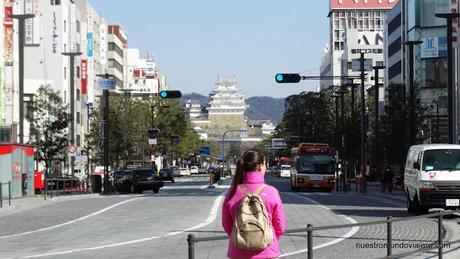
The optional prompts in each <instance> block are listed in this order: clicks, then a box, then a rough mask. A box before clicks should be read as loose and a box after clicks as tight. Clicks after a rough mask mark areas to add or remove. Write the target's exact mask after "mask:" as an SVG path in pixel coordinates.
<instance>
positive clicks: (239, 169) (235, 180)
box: [225, 159, 245, 201]
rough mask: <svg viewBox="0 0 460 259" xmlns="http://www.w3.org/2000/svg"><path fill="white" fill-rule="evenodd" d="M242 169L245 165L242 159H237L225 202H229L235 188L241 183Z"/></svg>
mask: <svg viewBox="0 0 460 259" xmlns="http://www.w3.org/2000/svg"><path fill="white" fill-rule="evenodd" d="M244 168H245V163H244V161H243V159H238V161H237V162H236V171H235V175H234V176H233V181H232V185H231V186H230V189H229V190H228V192H227V196H226V197H225V201H228V200H230V199H231V198H232V197H233V195H235V192H236V188H237V187H238V185H240V184H242V183H243V174H244Z"/></svg>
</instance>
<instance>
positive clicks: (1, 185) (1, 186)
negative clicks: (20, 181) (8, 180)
mask: <svg viewBox="0 0 460 259" xmlns="http://www.w3.org/2000/svg"><path fill="white" fill-rule="evenodd" d="M2 189H3V184H2V182H0V208H3V194H2Z"/></svg>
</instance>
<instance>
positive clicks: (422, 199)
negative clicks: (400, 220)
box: [404, 144, 460, 214]
mask: <svg viewBox="0 0 460 259" xmlns="http://www.w3.org/2000/svg"><path fill="white" fill-rule="evenodd" d="M404 186H405V193H406V200H407V202H406V204H407V210H408V211H409V212H411V213H412V212H413V213H416V214H424V213H427V212H428V209H430V208H444V209H456V208H459V207H460V145H454V144H428V145H416V146H412V147H411V148H410V149H409V152H408V154H407V159H406V167H405V170H404Z"/></svg>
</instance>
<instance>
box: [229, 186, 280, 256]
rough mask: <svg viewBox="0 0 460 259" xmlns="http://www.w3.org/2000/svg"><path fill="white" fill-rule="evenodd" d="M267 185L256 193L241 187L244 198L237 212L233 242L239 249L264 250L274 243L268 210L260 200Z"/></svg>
mask: <svg viewBox="0 0 460 259" xmlns="http://www.w3.org/2000/svg"><path fill="white" fill-rule="evenodd" d="M266 186H267V185H265V184H262V185H261V186H260V187H259V188H257V190H256V191H255V192H254V193H250V192H249V191H248V189H247V188H246V186H244V185H243V184H241V185H240V188H241V189H242V190H243V192H244V197H243V199H242V200H241V204H240V205H239V207H238V210H237V212H236V217H235V222H234V224H233V229H232V236H231V240H232V242H233V245H234V246H236V247H237V248H239V249H246V250H263V249H265V248H267V247H268V246H269V245H270V244H271V243H272V242H273V231H272V226H271V222H270V219H269V218H268V213H267V209H266V208H265V205H264V203H263V201H262V199H261V198H260V196H259V194H260V192H261V191H262V190H263V189H264V188H265V187H266Z"/></svg>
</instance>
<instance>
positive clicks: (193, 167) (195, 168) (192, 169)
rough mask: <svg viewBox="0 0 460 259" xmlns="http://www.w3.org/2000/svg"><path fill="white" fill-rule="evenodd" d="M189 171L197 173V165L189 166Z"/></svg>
mask: <svg viewBox="0 0 460 259" xmlns="http://www.w3.org/2000/svg"><path fill="white" fill-rule="evenodd" d="M190 173H191V174H198V166H195V165H193V166H191V167H190Z"/></svg>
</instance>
